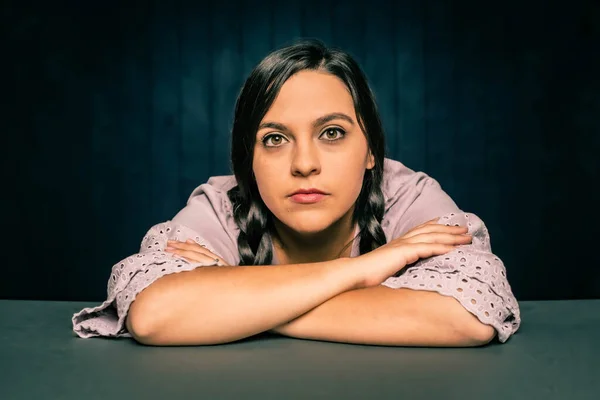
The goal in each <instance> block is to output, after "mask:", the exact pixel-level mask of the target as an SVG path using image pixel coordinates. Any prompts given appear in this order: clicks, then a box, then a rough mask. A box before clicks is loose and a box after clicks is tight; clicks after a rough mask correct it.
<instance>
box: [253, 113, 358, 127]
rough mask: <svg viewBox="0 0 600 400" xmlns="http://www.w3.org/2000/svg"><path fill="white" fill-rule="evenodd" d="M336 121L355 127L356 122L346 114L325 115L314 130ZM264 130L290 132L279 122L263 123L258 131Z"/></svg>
mask: <svg viewBox="0 0 600 400" xmlns="http://www.w3.org/2000/svg"><path fill="white" fill-rule="evenodd" d="M335 119H342V120H344V121H346V122H348V123H349V124H350V125H353V126H354V121H353V120H352V118H350V117H349V116H348V115H346V114H344V113H339V112H335V113H331V114H326V115H323V116H322V117H319V118H317V119H316V120H314V122H313V124H312V126H313V128H317V127H319V126H321V125H323V124H326V123H327V122H329V121H333V120H335ZM264 128H272V129H278V130H280V131H286V130H288V128H287V127H286V126H285V125H284V124H280V123H279V122H263V123H262V124H260V125H259V127H258V130H259V131H260V130H261V129H264Z"/></svg>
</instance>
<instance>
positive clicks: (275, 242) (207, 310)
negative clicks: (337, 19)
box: [73, 40, 520, 346]
mask: <svg viewBox="0 0 600 400" xmlns="http://www.w3.org/2000/svg"><path fill="white" fill-rule="evenodd" d="M384 149H385V145H384V136H383V129H382V126H381V122H380V119H379V115H378V112H377V108H376V105H375V101H374V98H373V94H372V93H371V91H370V89H369V87H368V84H367V81H366V78H365V77H364V75H363V73H362V71H361V70H360V68H359V66H358V65H357V64H356V62H355V61H354V60H353V59H352V58H351V57H350V56H349V55H348V54H346V53H344V52H342V51H339V50H335V49H327V48H325V47H324V46H323V44H322V43H320V42H318V41H315V40H310V41H301V42H298V43H297V44H295V45H292V46H289V47H286V48H283V49H280V50H277V51H275V52H273V53H271V54H270V55H268V56H267V57H266V58H265V59H264V60H263V61H262V62H261V63H260V64H259V65H258V66H257V67H256V68H255V69H254V70H253V71H252V73H251V74H250V76H249V77H248V79H247V81H246V83H245V85H244V87H243V88H242V91H241V93H240V95H239V98H238V101H237V104H236V109H235V119H234V124H233V129H232V155H231V160H232V167H233V172H234V175H229V176H217V177H212V178H210V179H209V181H208V182H207V183H205V184H202V185H200V186H198V187H197V188H196V189H195V190H194V191H193V192H192V194H191V195H190V197H189V199H188V201H187V205H186V207H184V208H183V209H182V210H181V211H179V212H178V213H177V215H175V216H174V218H173V219H172V220H170V221H166V222H163V223H160V224H157V225H155V226H153V227H152V228H151V229H150V230H149V231H148V233H147V235H146V236H145V237H144V238H143V240H142V245H141V248H140V251H139V253H137V254H134V255H132V256H130V257H128V258H126V259H125V260H122V261H121V262H120V263H117V264H116V265H114V267H113V269H112V274H111V278H110V280H109V287H108V298H107V300H106V301H105V302H104V303H103V304H101V305H100V306H98V307H94V308H86V309H84V310H82V311H80V312H79V313H77V314H75V315H74V316H73V328H74V331H75V332H76V333H77V334H78V335H79V336H80V337H92V336H117V337H133V338H134V339H136V340H137V341H138V342H140V343H144V344H152V345H199V344H216V343H226V342H230V341H234V340H238V339H242V338H246V337H249V336H252V335H255V334H258V333H261V332H265V331H269V332H272V333H276V334H282V335H287V336H291V337H297V338H306V339H316V340H328V341H338V342H347V343H362V344H378V345H407V346H477V345H482V344H486V343H488V342H489V341H491V340H492V339H493V337H495V335H496V334H497V336H498V339H499V340H500V342H505V341H506V340H507V339H508V337H509V336H510V335H512V334H513V333H514V332H515V331H516V330H517V329H518V328H519V325H520V312H519V306H518V303H517V301H516V299H515V298H514V296H513V294H512V292H511V289H510V285H509V284H508V281H507V280H506V269H505V268H504V266H503V264H502V262H501V261H500V259H498V258H497V257H496V256H495V255H494V254H492V253H491V247H490V241H489V235H488V232H487V229H486V228H485V225H484V224H483V222H482V221H481V219H479V218H478V217H477V216H476V215H474V214H468V213H464V212H462V211H461V210H460V209H459V208H458V207H457V205H456V204H455V203H454V201H453V200H452V199H451V198H450V197H449V196H448V195H447V194H446V193H445V192H444V191H443V190H442V189H441V187H440V185H439V184H438V183H437V182H436V181H435V180H434V179H433V178H431V177H429V176H427V175H426V174H424V173H423V172H415V171H412V170H410V169H409V168H407V167H405V166H404V165H403V164H401V163H400V162H398V161H394V160H390V159H388V158H385V156H384ZM411 264H414V265H411ZM198 267H202V268H198ZM180 272H181V273H180ZM134 300H135V301H134ZM115 309H116V310H115Z"/></svg>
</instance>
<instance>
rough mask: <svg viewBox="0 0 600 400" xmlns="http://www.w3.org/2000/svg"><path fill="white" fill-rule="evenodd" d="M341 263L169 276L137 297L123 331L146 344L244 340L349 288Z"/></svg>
mask: <svg viewBox="0 0 600 400" xmlns="http://www.w3.org/2000/svg"><path fill="white" fill-rule="evenodd" d="M345 265H346V264H345V262H344V259H338V260H334V261H329V262H321V263H308V264H291V265H272V266H222V267H200V268H197V269H195V270H192V271H187V272H180V273H174V274H169V275H166V276H164V277H162V278H160V279H158V280H156V281H155V282H153V283H152V284H151V285H150V286H148V287H147V288H146V289H144V290H143V291H142V292H140V293H139V294H138V296H137V297H136V300H135V301H134V302H133V303H132V305H131V307H130V310H129V317H128V328H131V329H130V330H133V331H134V332H132V335H133V336H134V337H135V338H136V339H138V341H140V342H142V343H145V344H152V345H199V344H217V343H225V342H230V341H234V340H238V339H242V338H245V337H249V336H252V335H255V334H257V333H260V332H264V331H266V330H268V329H271V328H273V327H275V326H278V325H280V324H283V323H285V322H287V321H290V320H292V319H294V318H296V317H298V316H300V315H302V314H304V313H306V312H307V311H308V310H310V309H312V308H314V307H316V306H318V305H320V304H322V303H323V302H325V301H327V300H329V299H331V298H332V297H334V296H336V295H338V294H340V293H343V292H344V291H347V290H350V289H352V288H353V287H354V286H355V285H356V283H355V282H354V279H353V278H352V277H351V275H350V274H349V273H348V271H347V270H344V266H345ZM129 319H131V321H129ZM134 333H135V334H134Z"/></svg>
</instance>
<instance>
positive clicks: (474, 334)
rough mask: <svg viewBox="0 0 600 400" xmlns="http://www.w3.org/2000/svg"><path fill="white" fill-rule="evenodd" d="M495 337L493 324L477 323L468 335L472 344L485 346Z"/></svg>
mask: <svg viewBox="0 0 600 400" xmlns="http://www.w3.org/2000/svg"><path fill="white" fill-rule="evenodd" d="M495 337H496V329H494V327H493V326H491V325H487V324H483V323H479V324H478V326H477V328H476V329H473V330H472V331H471V333H470V335H469V338H470V340H471V343H472V345H473V346H485V345H486V344H488V343H490V342H491V341H492V340H493V339H494V338H495Z"/></svg>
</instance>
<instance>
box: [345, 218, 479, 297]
mask: <svg viewBox="0 0 600 400" xmlns="http://www.w3.org/2000/svg"><path fill="white" fill-rule="evenodd" d="M438 220H439V217H438V218H434V219H432V220H431V221H427V222H425V223H423V224H421V225H419V226H417V227H415V228H413V229H411V230H410V231H408V232H407V233H406V234H404V235H403V236H402V237H399V238H396V239H394V240H392V241H391V242H389V243H386V244H385V245H383V246H381V247H378V248H377V249H375V250H373V251H371V252H369V253H367V254H363V255H361V256H358V257H355V258H351V259H349V260H348V262H349V263H350V264H352V265H353V268H351V270H352V271H354V273H356V274H357V275H356V276H357V277H358V278H357V285H356V288H367V287H371V286H377V285H380V284H381V283H382V282H383V281H385V280H386V279H387V278H389V277H390V276H392V275H394V274H396V273H397V272H398V271H400V270H402V269H403V268H404V267H406V265H409V264H412V263H414V262H416V261H417V260H419V259H421V258H428V257H431V256H437V255H441V254H446V253H448V252H450V251H452V250H454V249H456V246H457V245H465V244H469V243H471V241H472V237H471V236H470V235H465V233H466V232H468V228H467V227H464V226H446V225H444V224H438V223H436V222H437V221H438Z"/></svg>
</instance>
